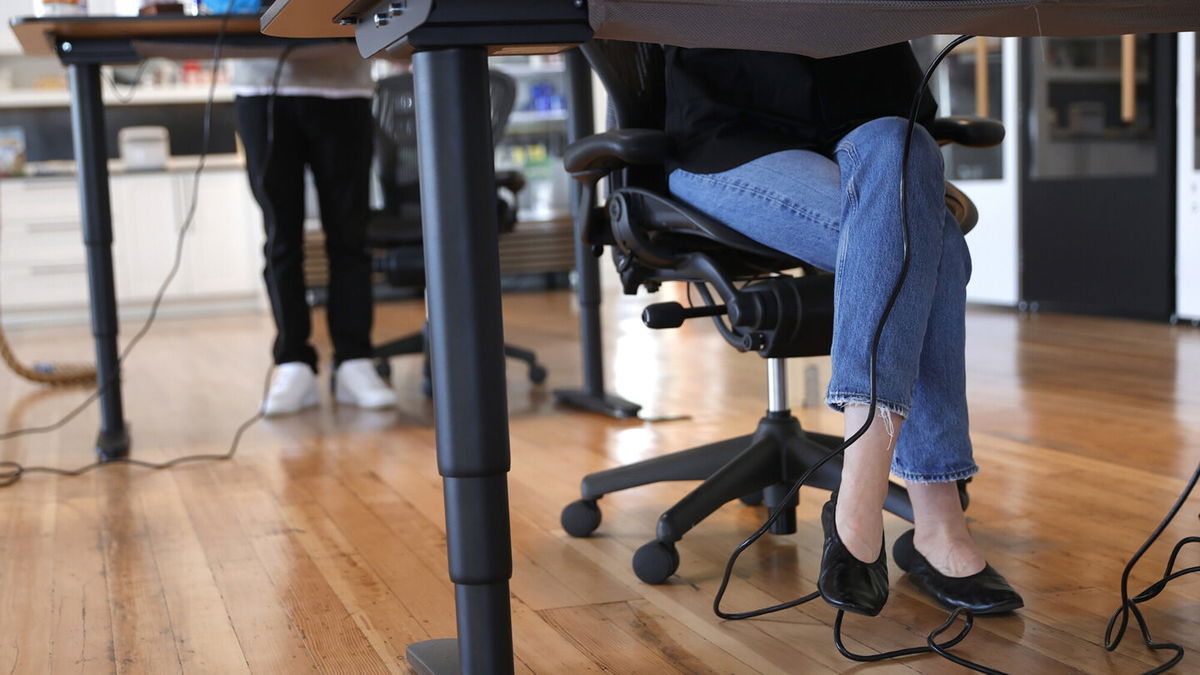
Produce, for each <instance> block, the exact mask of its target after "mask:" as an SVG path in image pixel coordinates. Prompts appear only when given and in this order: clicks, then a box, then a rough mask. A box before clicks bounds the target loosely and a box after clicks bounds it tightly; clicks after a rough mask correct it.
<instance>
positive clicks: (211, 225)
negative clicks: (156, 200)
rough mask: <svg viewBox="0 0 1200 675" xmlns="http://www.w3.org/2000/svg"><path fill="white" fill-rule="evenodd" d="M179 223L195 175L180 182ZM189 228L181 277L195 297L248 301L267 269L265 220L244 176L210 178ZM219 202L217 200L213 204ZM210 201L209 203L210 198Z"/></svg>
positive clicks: (229, 174)
mask: <svg viewBox="0 0 1200 675" xmlns="http://www.w3.org/2000/svg"><path fill="white" fill-rule="evenodd" d="M177 178H178V180H177V182H176V189H177V190H178V194H179V196H178V197H177V198H176V203H177V204H178V205H179V214H180V219H179V222H180V223H181V224H182V222H183V218H184V217H186V215H187V211H186V210H187V209H188V208H189V207H190V205H191V203H192V175H191V174H187V175H180V176H178V177H177ZM199 194H200V200H199V203H198V204H197V205H196V215H195V218H194V220H193V222H192V225H191V227H189V228H188V234H187V241H186V243H185V244H184V249H185V251H186V255H185V257H184V264H183V269H181V270H180V276H182V277H184V279H185V281H184V283H185V284H186V286H187V289H188V293H189V294H191V295H192V296H193V297H206V296H228V295H243V294H245V293H246V292H247V289H249V290H251V291H257V289H258V288H259V285H260V284H261V280H260V279H259V276H258V269H259V267H261V265H262V245H261V243H260V242H261V241H262V238H263V236H262V215H261V213H260V212H259V210H258V204H257V203H255V201H254V198H253V196H252V195H251V193H250V184H249V182H248V180H247V178H246V174H245V173H244V172H242V171H222V172H213V173H207V174H205V175H203V176H201V178H200V190H199ZM213 196H219V197H218V198H215V199H214V198H212V197H213ZM206 197H207V198H206Z"/></svg>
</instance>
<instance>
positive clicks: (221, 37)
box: [0, 14, 295, 488]
mask: <svg viewBox="0 0 1200 675" xmlns="http://www.w3.org/2000/svg"><path fill="white" fill-rule="evenodd" d="M229 19H230V15H228V14H227V15H224V16H223V17H222V21H221V27H220V30H219V32H218V33H217V39H216V46H215V47H214V50H213V63H212V81H211V83H210V84H209V89H208V99H207V101H206V102H205V105H204V130H203V137H202V138H203V141H202V144H201V153H200V158H199V162H198V163H197V166H196V171H195V173H194V174H193V178H192V195H191V196H192V200H191V205H190V207H189V208H188V212H187V215H186V217H185V218H184V222H183V226H182V227H181V228H180V230H179V236H178V238H177V239H176V243H175V258H174V262H173V263H172V265H171V269H170V271H169V272H168V273H167V276H166V278H165V279H163V282H162V284H161V285H160V286H159V289H158V293H157V294H156V295H155V297H154V301H153V302H152V303H151V306H150V314H149V316H148V317H147V318H146V321H145V323H143V324H142V327H141V329H140V330H139V331H138V332H137V333H136V334H135V335H134V336H133V338H131V339H130V341H129V344H127V345H126V346H125V349H123V350H122V351H121V354H120V356H119V357H118V359H117V366H118V367H117V369H116V372H114V374H113V375H112V376H111V377H110V378H109V379H108V380H107V381H106V382H104V383H103V384H102V385H101V386H100V387H97V388H96V390H95V391H93V392H92V393H91V395H89V396H88V397H87V398H86V399H84V400H83V402H82V403H80V404H79V405H78V406H76V407H75V408H74V409H72V410H71V411H70V412H68V413H67V414H66V415H65V416H63V417H62V419H60V420H58V421H57V422H55V423H53V424H49V425H45V426H40V427H29V428H25V429H17V430H14V431H8V432H4V433H0V441H6V440H9V439H12V438H17V437H20V436H28V435H33V434H41V433H47V432H50V431H55V430H57V429H60V428H62V427H63V426H65V425H66V424H67V423H69V422H70V421H71V420H73V419H75V417H77V416H78V415H79V414H80V413H81V412H83V411H84V410H85V409H87V407H88V406H90V405H91V404H92V403H94V402H95V401H96V400H97V399H99V398H100V396H102V395H103V394H104V393H105V392H106V391H107V390H108V389H109V388H110V387H112V386H113V384H114V383H115V382H116V381H117V378H119V377H120V372H121V368H120V366H122V365H123V364H124V363H125V359H126V358H128V356H129V354H130V353H131V352H132V351H133V348H134V347H136V346H137V344H138V343H139V342H140V341H141V340H142V338H144V337H145V336H146V334H147V333H148V332H150V327H151V326H152V325H153V324H154V321H155V319H156V318H157V317H158V310H159V306H160V305H161V304H162V301H163V297H164V296H165V295H166V292H167V289H168V287H169V286H170V285H171V282H172V281H174V279H175V276H176V275H177V274H178V272H179V268H180V265H181V263H182V260H183V246H184V243H185V241H186V236H187V233H188V230H189V229H190V228H191V225H192V222H193V221H194V220H195V216H196V208H197V205H198V201H199V194H200V176H201V174H202V172H203V171H204V167H205V162H206V160H207V157H208V153H209V146H210V141H211V137H212V116H213V115H212V113H213V103H214V98H215V96H216V86H217V69H218V68H219V66H220V63H221V54H222V49H223V47H224V44H225V36H226V33H227V29H228V27H229ZM294 48H295V47H294V45H288V46H287V47H285V48H284V49H283V52H282V53H281V54H280V55H279V59H278V61H277V62H276V64H275V72H274V74H273V76H272V80H271V92H270V94H269V98H268V99H267V110H268V118H267V144H266V152H267V161H268V162H269V161H270V155H271V149H272V145H273V142H274V127H275V125H274V115H273V112H274V103H275V94H276V92H277V91H278V89H279V78H280V76H281V74H282V72H283V66H284V63H285V62H286V61H287V58H288V56H289V55H290V54H291V53H292V50H293V49H294ZM270 265H271V258H270V256H267V266H268V267H270ZM273 371H274V366H271V367H270V368H268V369H267V375H266V384H264V396H265V392H266V387H267V386H269V383H270V379H271V373H272V372H273ZM262 418H263V413H262V411H261V409H260V410H258V411H257V412H255V414H254V415H253V416H251V417H249V418H247V419H246V420H245V421H244V422H242V424H241V425H239V426H238V428H237V431H236V432H234V435H233V440H232V441H231V443H230V446H229V450H228V451H226V452H225V453H223V454H200V455H186V456H183V457H177V458H175V459H171V460H168V461H166V462H147V461H144V460H140V459H134V458H130V457H119V458H115V459H110V460H101V461H96V462H93V463H91V464H88V465H85V466H82V467H80V468H77V469H59V468H55V467H46V466H28V467H27V466H24V465H23V464H21V463H19V462H10V461H0V488H3V487H8V486H10V485H12V484H14V483H16V482H17V481H19V480H21V478H22V477H23V476H24V475H25V474H27V473H47V474H53V475H59V476H79V475H83V474H85V473H88V472H91V471H94V470H95V469H98V468H100V467H102V466H107V465H110V464H129V465H133V466H140V467H144V468H147V469H167V468H170V467H173V466H178V465H180V464H185V463H190V462H199V461H219V460H226V459H231V458H232V457H233V456H234V455H235V454H236V453H237V450H238V446H239V444H240V443H241V439H242V435H243V434H245V432H246V431H247V430H248V429H249V428H250V427H251V426H253V425H254V424H255V423H257V422H258V421H259V420H261V419H262Z"/></svg>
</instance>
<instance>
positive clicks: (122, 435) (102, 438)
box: [96, 424, 129, 462]
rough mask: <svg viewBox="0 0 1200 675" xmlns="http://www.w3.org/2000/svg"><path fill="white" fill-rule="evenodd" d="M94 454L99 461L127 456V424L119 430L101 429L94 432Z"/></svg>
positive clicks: (109, 460) (108, 460)
mask: <svg viewBox="0 0 1200 675" xmlns="http://www.w3.org/2000/svg"><path fill="white" fill-rule="evenodd" d="M96 455H97V456H98V457H99V458H100V461H101V462H111V461H113V460H114V459H121V458H122V457H128V456H129V425H128V424H126V425H125V426H124V427H122V428H121V429H120V430H119V431H101V432H100V433H98V434H96Z"/></svg>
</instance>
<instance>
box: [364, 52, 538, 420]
mask: <svg viewBox="0 0 1200 675" xmlns="http://www.w3.org/2000/svg"><path fill="white" fill-rule="evenodd" d="M490 76H491V77H490V81H491V96H492V139H493V143H494V142H497V141H499V139H500V137H501V136H503V135H504V128H505V126H506V125H507V124H508V118H509V115H510V114H511V113H512V109H513V105H514V103H515V101H516V92H517V90H516V83H515V82H514V81H513V79H512V78H511V77H509V76H508V75H505V74H504V73H500V72H496V71H491V73H490ZM373 109H374V114H375V124H376V129H375V161H376V170H377V172H378V173H379V178H380V184H381V189H382V193H383V208H381V209H380V210H379V211H376V212H374V213H372V217H371V223H370V225H369V227H368V228H367V240H368V245H369V246H370V247H371V248H373V249H375V250H377V251H379V252H380V253H379V254H378V255H377V256H376V257H375V271H376V272H381V273H383V275H384V277H385V278H386V279H387V282H388V284H390V285H391V286H393V287H396V288H411V289H417V290H423V289H424V288H425V249H424V246H423V244H422V239H421V193H420V186H419V184H418V182H417V135H416V133H417V132H416V129H417V126H416V124H417V123H416V108H415V101H414V98H413V78H412V75H411V74H405V75H397V76H394V77H389V78H386V79H384V80H380V82H379V84H378V86H377V89H376V92H375V100H374V105H373ZM524 186H525V178H524V177H523V176H522V175H521V174H520V173H518V172H516V171H497V172H496V187H497V190H498V193H497V196H496V209H497V214H498V216H499V218H498V221H499V223H500V232H501V233H506V232H511V231H512V230H513V228H514V227H515V226H516V222H517V206H516V204H517V200H516V197H517V193H518V192H520V190H521V189H522V188H523V187H524ZM428 330H429V325H428V323H426V325H425V327H424V328H423V329H422V330H421V331H420V332H417V333H413V334H411V335H406V336H405V337H402V338H399V339H397V340H393V341H391V342H388V343H386V344H383V345H380V346H378V347H376V348H375V362H376V368H377V369H378V371H379V374H380V375H382V376H383V377H385V378H390V377H391V366H390V364H389V363H388V359H390V358H391V357H393V356H400V355H402V354H424V355H425V366H424V377H423V378H422V381H421V388H422V390H423V391H424V392H425V395H427V396H428V395H431V394H432V391H433V390H432V383H431V380H430V377H429V375H430V373H429V354H428V351H427V350H428V340H427V338H426V333H427V331H428ZM504 353H505V355H506V356H508V357H510V358H514V359H517V360H519V361H522V362H524V363H526V364H527V365H528V368H529V379H530V381H532V382H533V383H535V384H540V383H541V382H544V381H545V380H546V368H545V367H544V366H543V365H542V364H540V363H538V361H537V355H535V354H534V353H533V352H532V351H531V350H528V349H524V348H521V347H516V346H514V345H508V344H506V345H504Z"/></svg>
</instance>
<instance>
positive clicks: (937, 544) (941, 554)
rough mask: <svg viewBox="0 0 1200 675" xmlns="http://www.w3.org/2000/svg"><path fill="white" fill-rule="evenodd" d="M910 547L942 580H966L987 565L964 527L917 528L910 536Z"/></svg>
mask: <svg viewBox="0 0 1200 675" xmlns="http://www.w3.org/2000/svg"><path fill="white" fill-rule="evenodd" d="M913 546H915V547H916V549H917V551H918V552H919V553H920V554H921V555H922V556H924V557H925V559H926V560H928V561H929V564H931V565H933V567H934V569H936V570H937V571H938V572H940V573H941V574H943V575H944V576H948V577H969V576H971V575H972V574H975V573H977V572H979V571H981V570H983V568H984V566H986V565H987V559H986V558H984V556H983V552H982V551H980V549H979V546H978V544H976V543H975V540H974V539H972V538H971V535H970V533H969V532H967V531H966V529H965V527H964V528H956V527H950V526H942V527H938V526H935V527H918V528H916V531H915V532H914V534H913Z"/></svg>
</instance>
